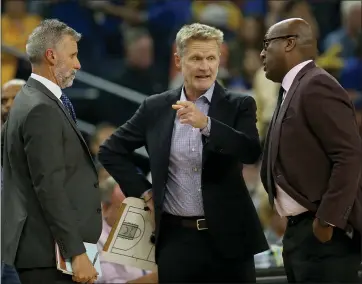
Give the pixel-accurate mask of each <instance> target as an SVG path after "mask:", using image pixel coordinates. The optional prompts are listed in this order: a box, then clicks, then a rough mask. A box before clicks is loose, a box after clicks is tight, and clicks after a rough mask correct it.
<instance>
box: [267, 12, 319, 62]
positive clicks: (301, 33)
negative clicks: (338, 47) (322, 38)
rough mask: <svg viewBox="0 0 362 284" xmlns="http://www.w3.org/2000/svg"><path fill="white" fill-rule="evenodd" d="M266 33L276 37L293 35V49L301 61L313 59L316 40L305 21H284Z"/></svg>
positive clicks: (297, 19)
mask: <svg viewBox="0 0 362 284" xmlns="http://www.w3.org/2000/svg"><path fill="white" fill-rule="evenodd" d="M268 33H270V34H277V36H282V35H295V36H296V45H295V48H296V50H298V51H299V52H300V53H301V55H302V57H304V58H303V59H305V60H307V59H314V57H315V55H316V47H317V39H316V37H315V36H314V34H313V30H312V27H311V26H310V25H309V24H308V23H307V22H306V21H305V20H303V19H300V18H292V19H286V20H284V21H281V22H278V23H276V24H275V25H273V26H272V27H271V28H270V29H269V32H268Z"/></svg>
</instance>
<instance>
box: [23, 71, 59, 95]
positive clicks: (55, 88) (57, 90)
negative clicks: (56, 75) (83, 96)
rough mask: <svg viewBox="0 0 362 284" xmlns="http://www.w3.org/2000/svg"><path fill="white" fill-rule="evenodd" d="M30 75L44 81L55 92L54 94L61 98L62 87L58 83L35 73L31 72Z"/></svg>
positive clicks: (41, 81)
mask: <svg viewBox="0 0 362 284" xmlns="http://www.w3.org/2000/svg"><path fill="white" fill-rule="evenodd" d="M30 77H32V78H33V79H35V80H37V81H38V82H40V83H42V84H43V85H44V86H45V87H46V88H47V89H48V90H49V91H51V92H52V93H53V94H54V96H56V97H57V98H58V99H59V100H60V97H61V96H62V89H61V88H60V87H59V86H58V85H57V84H55V83H53V82H52V81H50V80H49V79H47V78H45V77H43V76H40V75H38V74H35V73H31V75H30Z"/></svg>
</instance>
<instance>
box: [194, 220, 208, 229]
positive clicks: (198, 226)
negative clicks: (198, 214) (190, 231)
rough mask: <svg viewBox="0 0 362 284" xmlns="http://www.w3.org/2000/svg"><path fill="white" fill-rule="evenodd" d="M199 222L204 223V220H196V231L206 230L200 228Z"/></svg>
mask: <svg viewBox="0 0 362 284" xmlns="http://www.w3.org/2000/svg"><path fill="white" fill-rule="evenodd" d="M201 221H206V219H197V220H196V227H197V230H198V231H203V230H207V227H206V228H200V223H199V222H201Z"/></svg>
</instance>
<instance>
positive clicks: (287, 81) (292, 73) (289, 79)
mask: <svg viewBox="0 0 362 284" xmlns="http://www.w3.org/2000/svg"><path fill="white" fill-rule="evenodd" d="M312 61H313V60H307V61H303V62H302V63H299V64H298V65H296V66H294V67H293V68H292V69H290V70H289V72H288V73H287V74H286V75H285V76H284V79H283V81H282V87H283V89H284V91H285V92H286V93H287V92H288V91H289V89H290V87H291V86H292V84H293V81H294V79H295V77H296V76H297V74H298V73H299V71H300V70H302V69H303V67H304V66H306V65H307V64H308V63H310V62H312Z"/></svg>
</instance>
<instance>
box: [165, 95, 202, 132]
mask: <svg viewBox="0 0 362 284" xmlns="http://www.w3.org/2000/svg"><path fill="white" fill-rule="evenodd" d="M172 108H173V109H175V110H177V117H178V118H179V120H180V123H181V124H189V125H191V126H192V127H194V128H200V129H203V128H205V127H206V126H207V116H206V115H205V114H203V113H202V112H201V111H200V110H199V109H198V108H197V107H196V105H195V104H194V103H192V102H189V101H178V102H176V104H174V105H172Z"/></svg>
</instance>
